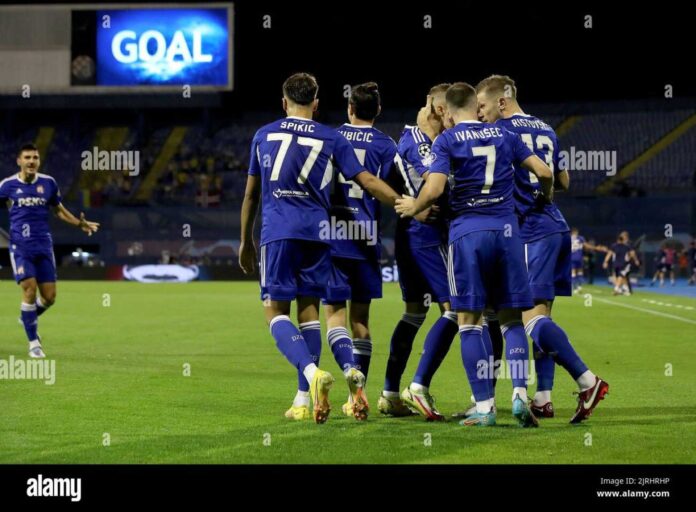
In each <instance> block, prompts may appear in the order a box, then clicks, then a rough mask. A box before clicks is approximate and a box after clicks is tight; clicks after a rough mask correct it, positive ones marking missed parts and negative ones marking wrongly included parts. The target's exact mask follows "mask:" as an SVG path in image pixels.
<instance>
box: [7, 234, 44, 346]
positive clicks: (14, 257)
mask: <svg viewBox="0 0 696 512" xmlns="http://www.w3.org/2000/svg"><path fill="white" fill-rule="evenodd" d="M10 262H11V263H12V271H13V272H14V276H15V281H17V284H18V285H19V286H20V288H21V289H22V303H21V305H20V320H21V322H22V326H23V327H24V332H25V333H26V335H27V340H28V341H29V356H30V357H34V358H42V357H45V356H46V355H45V354H44V352H43V349H42V347H41V339H40V337H39V334H38V317H37V314H36V292H37V282H36V267H35V265H34V257H33V255H32V254H30V253H28V252H25V251H22V250H17V248H16V247H15V248H14V249H13V248H12V247H11V248H10Z"/></svg>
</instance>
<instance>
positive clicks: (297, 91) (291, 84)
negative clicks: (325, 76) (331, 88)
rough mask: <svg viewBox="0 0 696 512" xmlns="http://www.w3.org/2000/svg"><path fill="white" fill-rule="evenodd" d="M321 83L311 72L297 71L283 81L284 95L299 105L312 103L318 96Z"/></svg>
mask: <svg viewBox="0 0 696 512" xmlns="http://www.w3.org/2000/svg"><path fill="white" fill-rule="evenodd" d="M317 92H319V84H317V79H316V78H315V77H314V76H313V75H310V74H309V73H295V74H294V75H292V76H290V77H289V78H288V79H287V80H285V82H284V83H283V96H285V98H287V99H289V100H290V101H292V102H293V103H296V104H298V105H304V106H307V105H310V104H311V103H312V102H313V101H314V100H315V99H316V97H317Z"/></svg>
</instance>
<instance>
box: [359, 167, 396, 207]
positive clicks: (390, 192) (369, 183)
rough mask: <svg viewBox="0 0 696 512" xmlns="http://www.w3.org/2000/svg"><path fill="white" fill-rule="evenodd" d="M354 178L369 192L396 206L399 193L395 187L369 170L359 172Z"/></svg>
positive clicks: (378, 198) (379, 199)
mask: <svg viewBox="0 0 696 512" xmlns="http://www.w3.org/2000/svg"><path fill="white" fill-rule="evenodd" d="M353 180H355V182H356V183H358V185H360V186H361V187H362V188H363V189H364V190H365V191H366V192H367V193H368V194H370V195H371V196H372V197H374V198H375V199H377V200H378V201H380V202H382V203H384V204H386V205H389V206H394V203H395V202H396V200H397V199H399V194H397V193H396V192H395V191H394V189H393V188H391V187H390V186H389V185H387V184H386V183H385V182H384V181H382V180H381V179H379V178H378V177H377V176H375V175H374V174H372V173H371V172H369V171H362V172H360V173H358V174H357V175H356V176H355V177H354V178H353Z"/></svg>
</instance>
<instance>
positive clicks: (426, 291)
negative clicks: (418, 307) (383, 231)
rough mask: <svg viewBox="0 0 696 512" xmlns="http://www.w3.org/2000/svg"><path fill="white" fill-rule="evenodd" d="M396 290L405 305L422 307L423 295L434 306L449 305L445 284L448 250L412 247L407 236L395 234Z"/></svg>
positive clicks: (433, 247) (437, 247)
mask: <svg viewBox="0 0 696 512" xmlns="http://www.w3.org/2000/svg"><path fill="white" fill-rule="evenodd" d="M394 252H395V257H396V265H397V267H398V269H399V286H400V287H401V298H402V300H403V301H404V302H419V303H423V302H424V300H425V298H426V295H430V298H431V300H432V301H433V302H439V303H442V302H449V300H450V296H449V286H448V284H447V247H446V246H445V245H444V244H443V245H439V246H431V247H411V245H410V244H409V239H408V235H407V234H403V235H399V234H398V233H397V236H396V240H395V248H394Z"/></svg>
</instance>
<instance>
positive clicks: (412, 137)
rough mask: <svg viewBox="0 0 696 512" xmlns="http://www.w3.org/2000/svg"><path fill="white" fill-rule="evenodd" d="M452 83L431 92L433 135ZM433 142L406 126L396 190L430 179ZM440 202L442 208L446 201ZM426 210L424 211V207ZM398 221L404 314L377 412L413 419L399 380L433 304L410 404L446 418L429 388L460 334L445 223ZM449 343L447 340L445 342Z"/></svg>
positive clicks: (416, 189) (413, 188)
mask: <svg viewBox="0 0 696 512" xmlns="http://www.w3.org/2000/svg"><path fill="white" fill-rule="evenodd" d="M448 87H449V84H439V85H436V86H434V87H432V88H431V89H430V91H429V94H428V96H429V100H428V104H427V105H426V109H427V110H430V114H429V118H430V120H431V122H432V124H433V125H434V132H439V131H441V130H442V129H443V126H444V119H443V118H444V114H445V109H446V105H445V93H446V91H447V88H448ZM431 145H432V139H431V138H430V137H429V136H428V135H426V134H425V133H424V132H423V131H422V130H421V129H420V128H419V127H417V126H409V125H406V126H405V127H404V130H403V132H402V134H401V138H400V139H399V144H398V156H397V168H398V170H399V173H398V175H397V173H393V176H394V177H398V178H400V181H401V184H400V186H398V187H397V186H396V185H395V188H397V190H400V191H401V192H403V193H404V194H405V195H408V196H411V197H415V196H417V195H418V194H419V193H420V190H421V189H422V187H423V186H424V184H425V182H426V180H427V178H428V169H427V165H425V164H424V162H426V161H427V159H428V157H429V155H430V149H431ZM441 204H444V200H443V202H442V203H441ZM424 211H425V209H424ZM418 219H421V220H423V217H422V216H419V217H418V218H417V219H411V218H408V219H406V218H400V219H399V221H398V223H397V226H396V234H395V256H396V263H397V266H398V269H399V285H400V286H401V296H402V299H403V301H404V303H405V312H404V314H403V316H402V317H401V320H400V321H399V322H398V324H397V325H396V328H395V329H394V332H393V334H392V338H391V343H390V350H389V360H388V362H387V371H386V376H385V380H384V390H383V391H382V393H381V396H380V398H379V402H378V404H377V406H378V409H379V410H380V412H381V413H382V414H387V415H392V416H409V415H411V414H412V412H411V410H410V409H409V408H408V406H407V405H406V404H404V402H403V398H404V395H403V394H402V395H401V396H400V395H399V387H400V383H401V376H402V375H403V372H404V370H405V368H406V364H407V362H408V358H409V356H410V354H411V349H412V347H413V340H414V339H415V337H416V334H417V333H418V330H419V329H420V326H421V325H422V324H423V321H424V320H425V316H426V314H427V312H428V309H429V307H430V304H431V303H432V302H437V303H438V305H439V307H440V312H441V313H442V316H441V317H440V318H439V319H438V320H437V321H436V322H435V325H434V326H433V328H432V329H431V331H430V332H429V333H428V336H427V337H426V339H425V342H424V348H423V356H422V358H421V361H420V363H419V366H418V370H417V371H416V376H415V377H414V380H413V382H412V384H411V385H410V386H409V387H408V388H407V390H406V393H407V394H408V396H407V397H406V399H407V400H408V403H409V404H410V405H412V406H413V405H414V404H416V405H417V407H414V408H415V409H416V410H418V411H419V412H420V413H421V414H423V415H424V416H426V417H427V418H429V419H437V420H440V419H443V417H442V415H441V414H440V413H439V412H437V410H436V409H435V407H434V401H433V399H432V396H430V394H429V391H428V387H429V386H430V380H431V379H432V376H433V375H434V373H435V371H436V370H437V368H438V367H439V366H440V364H441V362H442V360H443V359H444V357H445V355H446V354H447V351H448V350H449V347H450V345H451V342H452V339H453V338H454V336H455V335H456V333H457V323H456V314H455V313H454V312H452V311H450V302H449V289H448V284H447V223H446V221H445V219H444V216H443V215H440V216H439V217H437V218H435V219H434V220H432V221H431V222H420V221H419V220H418ZM447 340H449V341H447Z"/></svg>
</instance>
